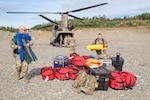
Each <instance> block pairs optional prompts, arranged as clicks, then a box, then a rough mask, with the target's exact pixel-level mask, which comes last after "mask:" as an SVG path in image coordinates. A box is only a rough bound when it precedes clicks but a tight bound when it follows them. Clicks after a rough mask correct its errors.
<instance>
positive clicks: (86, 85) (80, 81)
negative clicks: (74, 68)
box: [72, 71, 97, 95]
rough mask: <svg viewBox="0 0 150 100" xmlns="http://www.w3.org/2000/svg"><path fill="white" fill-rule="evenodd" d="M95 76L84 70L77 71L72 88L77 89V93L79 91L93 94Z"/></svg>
mask: <svg viewBox="0 0 150 100" xmlns="http://www.w3.org/2000/svg"><path fill="white" fill-rule="evenodd" d="M96 82H97V81H96V78H95V76H93V75H88V74H86V72H85V71H79V72H78V77H77V78H76V80H75V81H74V83H73V84H72V86H73V87H74V88H77V89H78V93H80V92H81V91H82V92H84V93H85V94H90V95H91V94H93V92H94V90H95V85H96Z"/></svg>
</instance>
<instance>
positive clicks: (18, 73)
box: [16, 72, 20, 80]
mask: <svg viewBox="0 0 150 100" xmlns="http://www.w3.org/2000/svg"><path fill="white" fill-rule="evenodd" d="M16 79H17V80H20V72H17V74H16Z"/></svg>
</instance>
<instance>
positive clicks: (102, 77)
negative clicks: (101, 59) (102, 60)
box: [89, 67, 110, 91]
mask: <svg viewBox="0 0 150 100" xmlns="http://www.w3.org/2000/svg"><path fill="white" fill-rule="evenodd" d="M89 74H92V75H94V76H95V78H96V80H97V84H96V86H95V90H105V91H106V90H108V86H109V77H110V71H108V70H107V69H106V68H104V67H101V68H90V69H89Z"/></svg>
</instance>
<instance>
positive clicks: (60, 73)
mask: <svg viewBox="0 0 150 100" xmlns="http://www.w3.org/2000/svg"><path fill="white" fill-rule="evenodd" d="M54 72H55V77H56V78H57V79H59V80H68V79H69V76H68V72H69V68H68V67H57V68H54Z"/></svg>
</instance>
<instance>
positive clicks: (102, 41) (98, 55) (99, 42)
mask: <svg viewBox="0 0 150 100" xmlns="http://www.w3.org/2000/svg"><path fill="white" fill-rule="evenodd" d="M93 44H102V45H103V46H104V47H105V48H106V47H107V41H106V40H105V39H103V38H102V39H99V38H96V39H95V41H94V43H93ZM103 53H106V50H96V54H97V59H99V58H100V54H103Z"/></svg>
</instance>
